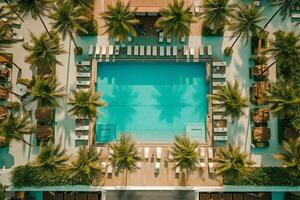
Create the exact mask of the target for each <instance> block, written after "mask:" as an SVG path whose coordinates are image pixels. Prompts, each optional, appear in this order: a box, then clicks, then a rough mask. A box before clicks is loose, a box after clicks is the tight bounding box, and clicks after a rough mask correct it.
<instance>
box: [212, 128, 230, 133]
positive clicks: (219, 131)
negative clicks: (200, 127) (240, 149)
mask: <svg viewBox="0 0 300 200" xmlns="http://www.w3.org/2000/svg"><path fill="white" fill-rule="evenodd" d="M214 132H218V133H226V132H227V128H226V127H222V128H220V127H215V128H214Z"/></svg>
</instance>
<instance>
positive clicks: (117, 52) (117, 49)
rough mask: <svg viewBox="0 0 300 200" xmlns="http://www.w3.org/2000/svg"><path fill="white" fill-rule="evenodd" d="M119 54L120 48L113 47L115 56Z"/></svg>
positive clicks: (117, 46)
mask: <svg viewBox="0 0 300 200" xmlns="http://www.w3.org/2000/svg"><path fill="white" fill-rule="evenodd" d="M119 54H120V46H119V45H116V46H115V55H119Z"/></svg>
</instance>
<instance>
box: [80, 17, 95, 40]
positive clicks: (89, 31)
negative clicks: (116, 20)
mask: <svg viewBox="0 0 300 200" xmlns="http://www.w3.org/2000/svg"><path fill="white" fill-rule="evenodd" d="M80 26H81V27H83V29H84V30H86V32H82V31H78V32H77V33H78V35H79V36H95V35H97V34H98V24H97V21H96V20H95V19H91V20H89V21H86V22H82V23H80Z"/></svg>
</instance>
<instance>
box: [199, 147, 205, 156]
mask: <svg viewBox="0 0 300 200" xmlns="http://www.w3.org/2000/svg"><path fill="white" fill-rule="evenodd" d="M205 157H206V155H205V148H204V147H200V158H205Z"/></svg>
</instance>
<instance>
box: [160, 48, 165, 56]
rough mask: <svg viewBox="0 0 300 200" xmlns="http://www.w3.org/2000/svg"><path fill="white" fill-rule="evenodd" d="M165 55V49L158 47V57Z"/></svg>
mask: <svg viewBox="0 0 300 200" xmlns="http://www.w3.org/2000/svg"><path fill="white" fill-rule="evenodd" d="M164 55H165V47H164V46H160V47H159V56H164Z"/></svg>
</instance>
